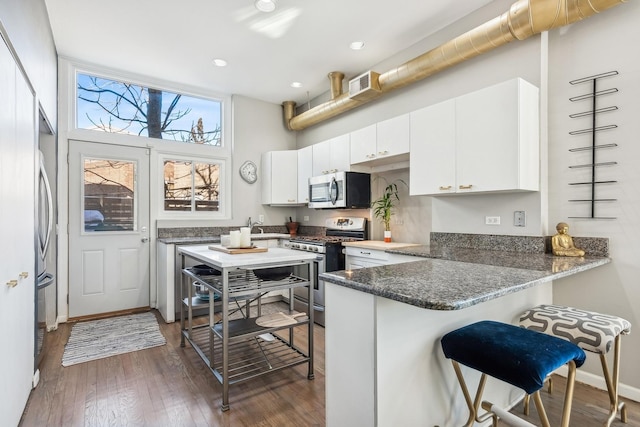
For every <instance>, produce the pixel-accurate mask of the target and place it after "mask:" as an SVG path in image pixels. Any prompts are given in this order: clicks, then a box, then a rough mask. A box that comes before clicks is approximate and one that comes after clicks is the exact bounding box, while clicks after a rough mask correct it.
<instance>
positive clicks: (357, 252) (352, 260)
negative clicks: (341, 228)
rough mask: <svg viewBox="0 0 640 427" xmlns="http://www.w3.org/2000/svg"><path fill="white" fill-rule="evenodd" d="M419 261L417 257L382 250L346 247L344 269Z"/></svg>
mask: <svg viewBox="0 0 640 427" xmlns="http://www.w3.org/2000/svg"><path fill="white" fill-rule="evenodd" d="M419 260H420V258H419V257H415V256H411V255H400V254H390V253H388V252H385V251H383V250H377V249H365V248H358V247H347V248H346V256H345V267H346V269H347V270H356V269H358V268H366V267H378V266H381V265H390V264H401V263H403V262H411V261H419Z"/></svg>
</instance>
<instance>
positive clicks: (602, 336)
mask: <svg viewBox="0 0 640 427" xmlns="http://www.w3.org/2000/svg"><path fill="white" fill-rule="evenodd" d="M520 325H521V326H523V327H525V328H527V329H529V330H533V331H538V332H543V333H546V334H549V335H553V336H556V337H559V338H563V339H565V340H567V341H569V342H572V343H574V344H576V345H578V346H579V347H580V348H582V349H584V350H587V351H589V352H592V353H597V354H599V355H600V362H601V364H602V371H603V374H604V380H605V382H606V384H607V391H608V394H609V404H610V406H609V417H608V419H607V421H606V424H605V425H606V426H610V425H611V423H612V422H613V420H614V419H615V417H616V414H617V413H618V412H620V419H621V420H622V422H624V423H626V422H627V409H626V407H625V405H624V402H620V401H619V399H618V382H619V376H620V372H619V369H620V341H621V336H622V335H626V334H628V333H629V332H631V323H629V321H627V320H625V319H623V318H621V317H617V316H611V315H608V314H601V313H597V312H594V311H586V310H582V309H578V308H574V307H565V306H560V305H552V304H544V305H539V306H537V307H534V308H531V309H529V310H527V311H525V312H524V313H522V315H520ZM612 346H613V348H614V352H613V372H612V373H611V374H610V372H609V366H608V364H607V358H606V354H607V353H608V352H609V350H611V347H612ZM551 389H552V386H551V384H550V385H549V391H550V392H551ZM527 410H528V408H527V402H525V412H526V411H527Z"/></svg>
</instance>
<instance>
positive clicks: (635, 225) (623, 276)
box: [547, 2, 640, 400]
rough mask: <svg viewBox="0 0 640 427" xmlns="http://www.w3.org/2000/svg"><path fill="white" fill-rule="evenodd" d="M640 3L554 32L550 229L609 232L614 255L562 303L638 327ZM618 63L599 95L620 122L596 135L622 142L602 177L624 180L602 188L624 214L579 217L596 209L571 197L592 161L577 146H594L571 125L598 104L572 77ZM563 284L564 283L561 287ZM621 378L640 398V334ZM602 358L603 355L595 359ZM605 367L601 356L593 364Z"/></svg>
mask: <svg viewBox="0 0 640 427" xmlns="http://www.w3.org/2000/svg"><path fill="white" fill-rule="evenodd" d="M639 20H640V4H639V3H638V2H628V3H625V4H622V5H620V6H617V7H615V8H613V9H611V10H608V11H605V12H603V13H602V14H601V15H598V16H594V17H591V18H589V19H588V20H587V21H585V22H583V23H582V22H581V23H576V24H574V25H571V26H570V27H567V28H564V29H559V30H556V31H554V32H552V33H550V35H549V36H550V37H549V45H550V52H549V64H550V66H549V82H550V84H549V186H550V197H549V229H548V230H547V232H548V233H549V234H551V233H553V232H554V230H553V228H554V226H555V224H556V223H558V222H560V221H565V222H567V223H568V224H569V225H570V230H569V232H570V234H572V235H575V236H594V237H608V238H609V239H610V240H609V243H610V248H611V257H612V259H613V262H612V263H611V264H609V265H608V266H606V267H605V268H602V269H596V270H594V271H593V272H590V273H589V274H585V275H577V276H575V277H571V278H567V279H564V280H562V281H560V282H558V283H557V285H556V286H555V287H554V289H555V294H554V300H555V301H556V302H557V303H560V304H566V305H575V306H579V307H584V308H585V309H589V310H595V311H599V312H603V313H610V314H615V315H618V316H622V317H624V318H626V319H627V320H629V321H630V322H631V323H632V324H633V325H634V328H635V327H637V326H638V325H639V324H640V305H639V304H638V302H639V301H640V287H639V286H638V260H639V259H640V244H639V242H640V190H639V189H638V183H639V182H640V167H639V165H640V163H639V161H640V145H638V134H639V133H640V121H639V120H638V112H639V111H640V97H639V96H638V93H640V57H638V55H637V47H635V42H637V41H638V40H640V27H638V22H639ZM612 70H617V71H618V72H619V73H620V74H619V75H618V76H616V77H611V78H607V79H603V80H601V81H600V83H598V90H600V89H606V88H611V87H615V88H617V89H618V92H617V93H616V94H614V95H610V96H603V97H601V99H599V100H598V108H601V107H605V106H609V105H616V106H617V107H618V108H619V109H618V110H617V111H615V112H611V113H606V114H601V115H599V117H598V122H597V125H598V126H602V125H606V124H616V125H618V128H617V129H615V130H613V131H607V132H601V133H599V134H598V135H597V136H596V142H597V143H598V144H604V143H610V142H615V143H617V144H618V147H617V148H613V149H606V150H600V151H599V152H598V154H597V156H598V157H597V158H596V160H597V161H598V162H604V161H616V162H618V164H617V165H616V166H611V167H603V168H598V173H599V175H597V176H598V178H599V179H611V180H617V181H618V183H617V184H612V185H606V186H601V187H598V194H597V196H598V197H601V198H615V199H617V201H616V202H611V203H599V204H597V205H596V215H601V216H612V217H616V219H613V220H591V219H573V218H570V217H572V216H584V215H588V214H589V213H590V212H589V205H588V204H585V203H570V202H568V200H570V199H576V198H582V197H583V196H585V189H584V188H576V187H575V186H570V185H568V184H569V182H575V181H580V180H582V179H583V178H588V177H587V176H585V172H586V171H585V170H576V169H569V166H570V165H577V164H582V163H590V162H591V160H590V158H589V156H588V155H585V154H578V153H571V152H569V151H568V150H569V148H574V147H580V146H585V145H587V146H588V145H590V144H591V140H590V135H584V136H571V135H569V132H570V131H573V130H577V129H582V128H590V127H591V124H590V123H589V118H586V119H571V118H569V114H573V113H579V112H582V111H588V110H591V107H590V102H589V101H587V102H586V103H585V102H570V101H569V98H570V97H573V96H576V95H580V94H584V93H588V92H590V91H591V87H590V85H589V84H581V85H570V84H569V81H570V80H575V79H578V78H581V77H586V76H590V75H594V74H599V73H603V72H607V71H612ZM558 285H560V286H558ZM636 332H637V331H636ZM622 341H623V343H622V370H621V373H620V378H621V381H622V382H623V383H624V384H625V385H627V386H632V387H635V388H636V390H635V394H632V393H630V392H628V391H626V390H623V392H625V393H626V394H627V395H630V394H631V395H632V396H633V397H634V398H635V400H640V394H638V390H637V389H638V388H640V370H638V368H637V363H636V360H637V355H638V354H639V353H640V335H639V334H637V333H632V334H630V335H629V336H626V337H624V338H623V340H622ZM594 359H595V360H594ZM585 370H587V371H588V372H592V373H595V374H598V373H599V372H600V366H599V363H598V361H597V359H596V358H593V359H592V360H589V363H588V365H587V366H586V369H585V368H583V369H581V371H585Z"/></svg>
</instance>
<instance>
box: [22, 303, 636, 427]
mask: <svg viewBox="0 0 640 427" xmlns="http://www.w3.org/2000/svg"><path fill="white" fill-rule="evenodd" d="M154 313H156V316H158V320H159V321H158V323H159V325H160V329H161V331H162V333H163V334H164V336H165V337H166V339H167V344H166V345H164V346H161V347H155V348H151V349H148V350H142V351H138V352H134V353H128V354H124V355H120V356H114V357H109V358H106V359H102V360H97V361H93V362H87V363H82V364H79V365H74V366H70V367H67V368H63V367H62V365H61V360H62V353H63V351H64V346H65V344H66V342H67V339H68V337H69V333H70V331H71V324H61V325H60V327H59V328H58V330H57V331H53V332H51V333H50V335H49V338H50V341H49V344H48V345H49V349H48V354H47V357H46V358H45V360H44V361H43V363H42V365H41V366H40V370H41V379H40V384H39V385H38V387H36V388H35V389H34V390H33V391H32V393H31V396H30V398H29V401H28V402H27V406H26V408H25V411H24V414H23V417H22V420H21V423H20V426H23V427H31V426H38V427H41V426H55V427H58V426H64V427H70V426H85V427H93V426H118V427H124V426H136V427H137V426H153V427H156V426H233V427H241V426H258V427H271V426H273V427H284V426H295V427H300V426H324V425H325V413H324V410H325V399H324V385H325V377H324V328H322V327H319V326H317V325H316V327H315V335H314V339H315V379H314V380H308V379H307V375H306V374H307V368H306V365H301V366H297V367H295V368H292V369H286V370H283V371H279V372H277V373H274V374H271V375H267V376H263V377H259V378H255V379H252V380H249V381H246V382H243V383H239V384H235V385H232V386H231V387H230V405H231V409H230V410H229V411H226V412H222V411H221V410H220V405H221V395H222V387H221V386H220V384H218V382H217V381H216V380H215V378H214V377H213V375H212V374H211V373H210V372H209V371H208V370H206V368H204V366H203V362H202V361H201V360H200V359H199V358H198V356H197V355H196V353H195V351H194V350H193V349H192V348H191V347H190V346H189V344H187V345H186V347H184V348H182V347H180V324H179V322H176V323H172V324H166V323H164V321H163V320H162V319H161V318H160V316H159V315H158V314H157V312H155V311H154ZM298 329H300V332H301V333H300V338H301V339H302V340H304V339H306V337H305V335H304V330H303V329H304V328H298ZM300 344H301V345H303V343H302V342H301V343H300ZM563 381H564V380H563V378H560V377H558V379H557V380H556V385H555V386H554V387H556V390H562V388H563V386H564V382H563ZM542 395H543V399H544V401H545V405H546V409H547V412H548V414H549V416H550V418H551V424H552V425H558V422H557V420H558V419H559V418H560V411H561V405H562V392H561V391H558V392H555V393H554V394H552V395H549V394H548V393H546V392H543V393H542ZM605 402H606V395H605V394H604V392H602V391H599V390H596V389H593V388H591V387H588V386H584V385H579V386H578V388H577V390H576V395H575V400H574V411H573V415H572V422H571V425H572V426H574V425H575V426H598V425H602V422H604V420H605V419H606V414H605V412H606V409H605V408H606V407H607V406H608V405H606V403H605ZM514 411H516V412H519V413H521V408H520V407H517V408H515V409H514ZM531 413H532V417H531V418H530V419H531V420H535V419H536V418H535V409H533V408H532V411H531ZM613 425H614V426H624V425H626V426H629V427H640V404H638V403H635V402H630V403H629V422H628V424H623V423H621V422H620V421H619V420H618V421H616V422H614V424H613ZM394 427H395V426H394Z"/></svg>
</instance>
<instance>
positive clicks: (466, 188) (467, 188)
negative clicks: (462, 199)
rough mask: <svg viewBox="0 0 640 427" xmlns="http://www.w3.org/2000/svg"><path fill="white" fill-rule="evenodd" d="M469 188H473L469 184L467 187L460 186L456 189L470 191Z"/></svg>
mask: <svg viewBox="0 0 640 427" xmlns="http://www.w3.org/2000/svg"><path fill="white" fill-rule="evenodd" d="M471 187H473V185H472V184H469V185H461V186H460V187H458V188H460V189H461V190H471Z"/></svg>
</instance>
